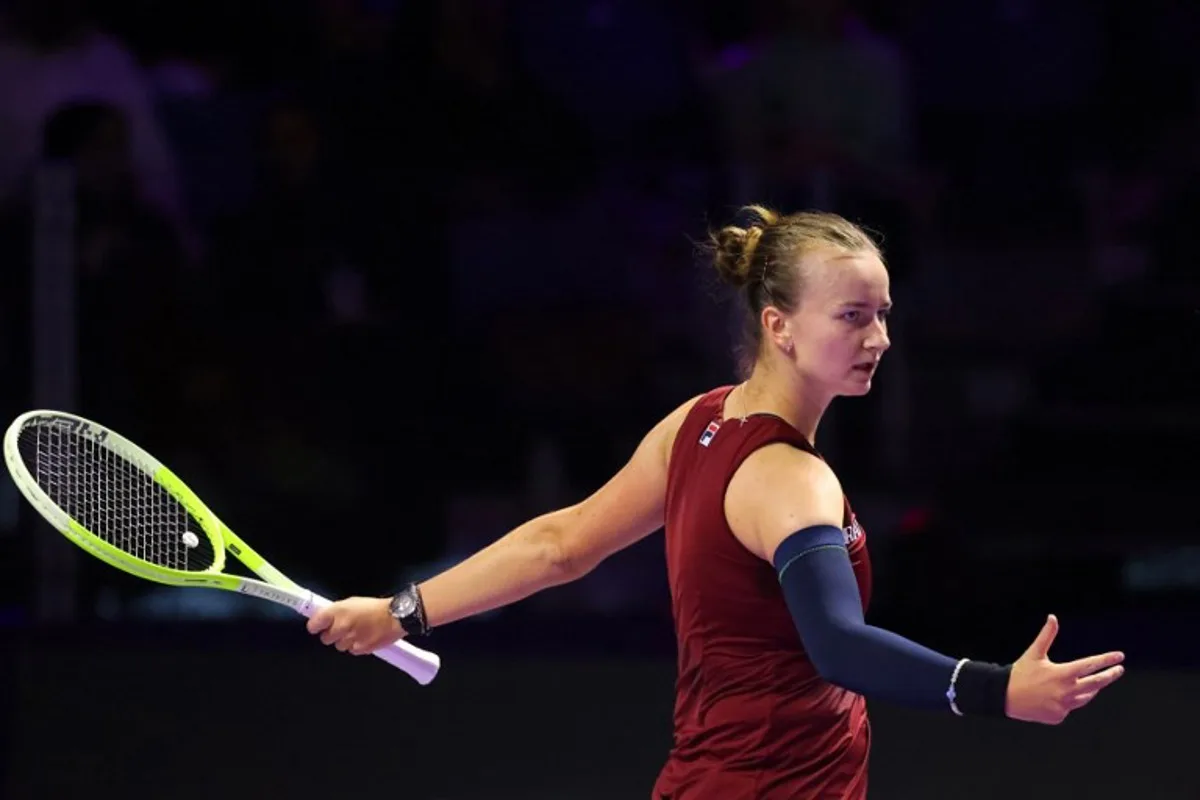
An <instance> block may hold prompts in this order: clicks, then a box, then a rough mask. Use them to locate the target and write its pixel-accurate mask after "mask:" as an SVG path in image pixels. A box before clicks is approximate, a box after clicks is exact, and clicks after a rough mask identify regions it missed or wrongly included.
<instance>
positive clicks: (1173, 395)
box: [0, 0, 1200, 800]
mask: <svg viewBox="0 0 1200 800" xmlns="http://www.w3.org/2000/svg"><path fill="white" fill-rule="evenodd" d="M0 12H2V15H3V27H2V28H0V324H2V325H3V328H2V332H0V336H2V337H3V338H2V339H0V365H2V367H0V368H2V370H3V372H2V374H3V382H2V384H0V387H2V388H0V404H2V406H3V408H2V410H3V411H4V412H5V413H4V416H5V418H6V419H11V418H12V417H13V416H15V415H16V414H18V413H20V412H21V411H24V410H26V409H29V408H33V407H43V408H47V407H48V408H56V409H64V410H70V411H75V412H77V413H80V414H83V415H84V416H87V417H90V418H93V419H96V420H97V421H100V422H102V423H104V424H106V425H108V426H111V427H112V428H114V429H116V430H117V431H119V432H121V433H123V434H125V435H126V436H128V437H129V438H131V439H133V440H134V441H135V442H138V443H139V444H141V445H142V446H143V447H145V448H146V449H147V450H149V451H150V452H151V453H154V454H155V455H156V456H158V457H159V458H160V459H161V460H162V461H164V462H165V463H167V464H168V465H170V466H171V467H172V468H173V469H174V471H175V472H177V473H178V474H180V475H181V476H182V477H183V478H184V480H185V481H186V482H187V483H188V484H189V485H191V486H192V487H193V489H195V490H196V491H197V492H198V494H199V495H200V496H201V497H202V498H204V499H205V501H206V502H207V503H208V505H210V506H211V507H213V508H214V510H216V511H217V513H219V514H220V515H221V516H222V518H223V519H224V520H225V521H226V522H227V523H228V524H229V525H230V526H231V527H232V528H233V529H234V530H236V531H238V532H239V533H240V534H241V535H242V536H243V537H245V538H247V539H248V540H249V541H250V542H252V543H253V544H254V545H256V546H257V547H258V548H259V549H260V550H262V551H263V553H264V555H266V556H267V557H268V558H270V559H271V560H273V561H274V562H275V563H276V564H277V565H278V566H279V567H280V568H281V569H283V570H284V571H285V572H286V573H288V574H289V575H291V576H292V577H293V578H295V579H296V580H297V581H300V582H301V583H306V584H310V585H312V586H313V587H314V588H317V589H319V590H322V591H324V592H325V593H327V594H331V595H344V594H383V593H387V592H389V591H391V590H392V589H394V588H395V587H396V586H397V585H398V584H399V583H401V582H402V581H404V580H406V579H408V578H419V577H422V576H425V575H428V574H430V573H431V572H433V571H436V570H438V569H441V568H443V567H444V566H446V565H449V564H451V563H453V562H454V561H455V560H457V559H460V558H462V557H463V556H465V555H467V554H469V553H471V552H473V551H474V550H475V549H477V548H478V547H480V546H481V545H483V544H486V543H487V542H489V541H491V540H493V539H494V538H496V537H497V536H499V535H500V534H502V533H503V532H505V531H506V530H508V529H509V528H510V527H512V526H514V525H515V524H517V523H519V522H521V521H523V520H525V519H527V518H529V517H531V516H534V515H536V514H539V513H541V512H544V511H547V510H550V509H552V508H556V507H559V506H561V505H564V504H568V503H571V502H574V501H576V500H578V499H580V498H582V497H583V496H585V495H586V494H587V493H589V492H590V491H592V490H593V489H594V488H596V487H597V486H599V485H600V483H602V482H603V481H604V480H606V479H607V478H608V476H609V475H611V473H612V472H613V471H614V470H616V469H617V468H619V467H620V465H621V464H622V463H623V462H624V461H625V459H626V458H628V456H629V455H630V454H631V453H632V451H633V448H634V446H635V445H636V443H637V441H638V439H639V438H640V437H641V436H642V435H643V434H644V433H645V431H646V430H648V428H649V427H650V426H651V425H652V424H653V423H654V422H655V421H657V420H658V419H659V418H660V417H661V416H663V415H664V414H665V413H667V412H668V411H669V410H671V409H672V408H674V407H675V406H676V405H677V404H678V403H680V402H681V401H682V400H684V399H685V398H686V397H689V396H691V395H693V394H696V393H699V392H701V391H704V390H706V389H707V388H709V387H711V386H714V385H717V384H720V383H725V382H733V381H734V380H736V376H735V374H734V362H733V358H732V355H731V346H732V344H733V339H732V336H731V333H732V332H733V331H734V330H735V326H734V323H735V321H736V320H735V316H734V315H735V312H736V308H735V306H733V305H731V304H730V303H729V302H728V299H729V298H727V297H726V296H725V295H724V294H723V293H722V292H721V291H720V290H719V289H718V287H717V285H716V283H715V280H714V278H713V276H712V275H711V274H710V272H711V271H710V270H707V265H705V264H703V263H702V262H700V261H698V260H697V257H696V255H697V254H696V248H695V243H696V242H697V241H699V240H701V239H702V238H703V237H704V235H705V232H706V231H707V230H708V229H709V228H710V227H713V226H717V225H720V224H723V223H724V222H726V221H727V220H728V219H729V218H730V216H731V215H732V214H733V212H734V211H735V210H736V208H737V207H738V206H739V205H741V204H744V203H749V202H760V203H767V204H770V205H774V206H777V207H779V208H782V209H784V210H796V209H801V208H822V209H827V210H832V211H837V212H840V213H842V214H845V215H846V216H848V217H850V218H852V219H854V220H856V221H859V222H861V223H863V224H864V225H866V226H868V227H869V228H870V229H872V230H873V231H875V232H876V233H877V234H878V235H879V236H880V237H881V240H882V243H883V247H884V250H885V253H886V255H887V258H888V260H889V263H890V267H891V270H892V280H893V293H894V297H895V300H896V304H897V311H896V316H895V323H894V330H893V340H894V343H895V344H894V347H893V349H892V351H891V353H890V354H889V356H888V358H887V359H885V365H884V367H883V370H882V372H881V374H880V377H879V379H878V381H877V383H876V387H877V388H876V389H875V391H874V392H873V393H872V394H871V395H870V396H869V397H867V398H865V399H857V400H844V401H841V402H839V403H837V404H835V407H834V410H833V412H832V413H831V414H830V415H829V417H828V418H827V420H826V422H825V423H824V425H823V427H822V431H821V435H820V440H819V441H818V445H819V446H820V447H821V448H822V450H823V451H824V452H825V453H826V454H827V456H828V458H829V460H830V461H831V462H832V463H833V465H834V467H835V469H837V471H838V472H839V474H840V475H841V477H842V480H843V483H844V484H845V485H846V486H847V488H848V491H849V494H850V497H851V500H852V501H853V502H854V504H855V506H856V510H857V511H858V514H859V516H860V518H861V519H862V520H863V521H864V523H865V526H866V528H867V529H868V531H869V534H870V537H871V544H872V551H873V555H874V559H875V565H876V571H877V579H876V586H877V600H876V601H875V603H874V606H873V608H872V611H871V615H870V616H871V618H872V619H871V621H872V622H875V623H876V624H880V625H885V626H889V627H892V628H893V629H895V630H898V631H900V632H902V633H905V634H907V635H909V636H912V637H915V638H918V639H919V640H921V641H923V642H925V643H928V644H930V645H932V646H935V647H939V648H943V649H945V650H947V651H948V652H954V653H967V654H970V655H973V656H977V657H982V658H992V659H996V660H1005V661H1008V660H1012V659H1014V658H1015V657H1016V656H1017V655H1019V653H1020V652H1021V650H1022V649H1023V648H1024V647H1025V646H1026V644H1027V643H1028V641H1030V640H1031V639H1032V637H1033V635H1034V634H1035V633H1036V632H1037V630H1038V628H1039V626H1040V624H1041V622H1042V620H1043V618H1044V615H1045V614H1046V613H1047V612H1054V613H1057V614H1058V615H1059V617H1060V619H1061V620H1062V624H1063V632H1062V635H1061V637H1060V641H1059V643H1058V644H1057V645H1056V649H1055V651H1054V652H1053V653H1052V655H1053V656H1054V657H1056V658H1059V659H1061V660H1066V659H1067V658H1070V657H1073V656H1078V655H1080V654H1083V653H1085V652H1090V651H1094V650H1097V649H1110V648H1121V649H1124V650H1125V651H1126V652H1127V653H1128V654H1129V666H1130V670H1129V674H1128V675H1127V677H1126V678H1125V679H1124V680H1123V682H1122V683H1121V684H1118V685H1117V687H1115V688H1114V689H1113V690H1111V692H1110V693H1109V695H1106V696H1104V697H1102V698H1101V700H1099V701H1097V703H1096V704H1094V705H1093V707H1091V708H1089V709H1087V710H1085V711H1084V712H1081V713H1080V714H1078V715H1076V716H1075V717H1073V718H1072V719H1071V720H1070V721H1069V723H1068V724H1067V725H1066V726H1064V727H1063V728H1059V729H1052V730H1048V731H1043V730H1030V729H1027V728H1024V727H1019V726H1016V725H998V726H996V725H989V724H983V723H979V722H976V721H967V722H965V723H964V722H962V721H959V720H955V719H951V718H945V719H943V718H941V717H940V716H937V715H919V714H918V715H912V714H907V713H905V712H901V711H898V710H896V709H891V708H888V707H885V706H878V707H875V706H873V713H874V714H875V719H876V725H877V731H876V736H875V740H874V748H875V750H874V752H875V756H874V759H875V760H874V764H875V767H874V768H873V774H874V776H875V777H874V780H875V784H874V785H875V791H874V792H873V796H878V797H881V798H909V797H911V798H930V797H947V798H960V797H962V798H967V797H970V798H983V797H1023V798H1034V797H1055V798H1072V797H1081V798H1082V797H1086V798H1100V797H1110V796H1111V797H1135V796H1136V797H1146V798H1160V797H1161V798H1168V797H1169V798H1200V778H1193V776H1192V774H1191V770H1190V769H1189V766H1188V765H1189V762H1188V753H1187V751H1186V750H1184V749H1183V748H1184V747H1185V742H1186V733H1184V731H1187V730H1188V729H1189V727H1190V726H1189V723H1188V716H1189V714H1193V713H1195V712H1197V711H1200V708H1196V702H1197V701H1196V698H1197V697H1200V645H1198V644H1197V636H1196V631H1197V623H1200V537H1197V536H1196V535H1195V531H1196V530H1197V529H1198V524H1200V513H1198V512H1197V510H1196V506H1195V505H1194V504H1193V503H1192V501H1191V499H1190V492H1191V490H1192V488H1193V487H1194V485H1195V484H1194V479H1193V475H1194V473H1195V469H1194V467H1193V465H1192V464H1191V463H1190V462H1188V461H1187V459H1186V456H1187V454H1188V453H1195V451H1196V448H1197V445H1200V416H1198V415H1197V414H1196V412H1195V409H1196V407H1197V400H1198V399H1200V397H1198V395H1200V381H1198V380H1197V377H1198V376H1197V369H1196V357H1195V348H1196V343H1197V335H1196V334H1197V326H1198V323H1200V316H1198V313H1200V281H1198V280H1197V276H1196V271H1195V267H1194V250H1195V248H1194V244H1193V235H1192V233H1190V232H1189V231H1190V230H1191V228H1192V223H1193V220H1194V219H1195V218H1196V215H1197V212H1198V211H1200V182H1197V173H1198V171H1200V145H1198V143H1200V55H1198V54H1200V6H1197V5H1196V4H1195V3H1192V2H1187V1H1186V0H1142V1H1141V2H1138V3H1132V2H1118V0H1093V1H1092V2H1084V0H977V1H976V2H951V1H949V0H920V1H919V2H918V1H915V0H914V1H910V2H906V3H889V2H885V0H857V1H852V0H808V2H804V1H802V0H791V1H790V2H789V1H787V0H740V2H730V1H729V0H696V1H694V2H683V0H427V1H426V2H414V1H413V0H238V2H234V0H204V2H200V0H176V2H172V3H160V2H152V0H90V1H89V0H2V1H0ZM668 601H669V598H668V594H667V591H666V579H665V574H664V571H663V557H662V552H661V539H660V538H659V537H658V536H657V535H656V536H652V537H650V538H649V539H647V540H646V541H645V542H643V543H640V544H639V545H637V546H635V547H633V548H631V549H630V550H629V551H627V552H624V553H621V554H619V555H618V556H616V557H614V558H613V559H611V560H610V561H609V562H608V563H606V564H605V565H603V566H602V567H601V568H600V569H598V570H597V571H596V572H595V573H593V574H592V575H590V576H589V577H588V578H586V579H585V580H583V581H581V582H579V583H577V584H575V585H571V586H567V587H563V588H560V589H556V590H553V591H550V592H547V593H545V594H544V595H541V596H538V597H536V598H533V599H531V600H530V601H527V602H525V603H523V604H521V605H519V606H516V607H513V608H511V609H506V610H504V611H502V612H498V613H496V614H493V615H489V616H488V617H486V618H485V619H481V620H472V621H469V622H464V623H461V624H459V625H457V626H453V627H452V628H447V629H445V630H444V631H438V632H437V633H436V635H435V637H434V638H433V639H431V640H430V641H429V642H428V643H427V644H428V646H429V647H431V648H433V649H436V650H438V651H439V652H440V653H442V655H443V657H444V659H445V665H446V666H445V669H444V673H443V677H441V678H439V680H438V682H437V683H436V684H435V685H434V686H431V687H429V688H428V689H420V688H417V687H415V686H413V685H411V682H408V681H407V679H406V678H404V677H403V676H401V675H398V674H394V673H393V672H391V671H390V670H388V669H387V668H386V667H384V666H382V665H379V664H377V663H375V662H374V661H373V660H367V662H364V661H363V660H354V659H349V658H345V657H339V656H338V655H337V654H335V653H333V652H332V651H329V650H327V649H324V648H320V647H318V646H316V644H315V643H314V642H313V641H311V640H310V639H309V638H307V637H306V635H305V634H304V633H303V626H302V625H301V624H300V622H299V620H297V619H295V618H292V617H289V616H286V615H281V612H280V611H279V610H278V609H276V608H274V607H269V608H268V607H264V606H266V605H269V604H263V603H256V602H244V601H243V599H242V598H237V597H230V596H226V595H225V594H223V593H216V592H206V591H203V590H198V591H194V592H193V591H182V590H175V589H165V590H164V589H160V588H158V587H154V586H152V585H149V584H145V583H141V582H139V581H136V580H134V579H131V578H126V577H125V576H124V575H122V574H121V573H118V572H116V571H114V570H112V569H110V568H108V567H106V566H104V565H102V564H99V563H98V562H95V561H94V560H92V559H89V558H87V557H85V556H82V555H81V554H79V553H78V552H77V551H76V550H75V549H74V548H73V547H72V546H71V545H70V544H68V543H66V541H65V540H63V539H62V538H61V537H59V536H57V535H56V534H54V533H52V532H51V531H50V529H49V528H48V527H47V526H45V525H44V524H43V523H42V522H41V521H40V519H37V518H35V516H34V514H33V513H32V512H31V511H30V509H29V508H28V507H27V506H26V505H24V503H23V501H21V500H20V499H19V497H18V495H17V493H16V490H15V488H14V487H13V486H12V484H11V481H8V480H4V481H0V623H2V624H3V625H4V626H5V629H6V630H5V632H4V633H5V642H6V644H5V645H3V646H2V651H0V678H2V680H0V736H5V737H6V747H5V748H4V749H3V750H0V756H5V755H6V756H7V758H0V769H4V768H5V766H7V772H6V777H5V778H4V779H3V780H0V789H6V790H7V791H8V793H9V796H11V797H16V798H74V797H85V796H86V797H93V796H95V795H96V794H97V793H98V792H101V791H102V792H103V793H104V794H105V795H106V796H114V797H116V796H121V797H146V798H192V797H210V796H213V795H214V794H216V793H217V792H222V793H224V794H225V795H226V796H232V797H274V796H278V797H283V796H287V797H291V798H309V797H313V798H316V797H339V798H340V797H359V796H375V795H377V794H379V795H382V794H384V793H386V794H387V795H388V796H407V797H411V798H430V800H434V799H435V798H443V799H444V800H459V799H460V798H463V799H465V798H489V799H490V800H499V799H500V798H508V797H512V798H580V799H583V798H601V797H603V798H624V797H645V796H646V795H648V793H649V788H650V785H651V783H652V781H653V777H654V774H655V771H656V770H657V768H658V766H659V764H660V763H661V760H662V758H663V757H664V756H665V753H666V748H667V745H668V743H669V737H670V730H669V726H670V716H669V715H670V702H671V696H672V695H671V693H672V686H671V679H672V665H673V662H672V658H673V639H672V634H671V629H670V617H669V605H668ZM368 662H370V663H368ZM205 693H210V697H211V699H207V700H206V699H203V698H205V697H206V696H209V695H206V694H205ZM175 698H182V699H175ZM1189 704H1190V705H1189ZM139 731H140V732H139ZM1175 731H1179V733H1175ZM1180 737H1184V738H1183V739H1182V740H1181V738H1180ZM238 751H240V752H238Z"/></svg>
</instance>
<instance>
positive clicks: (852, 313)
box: [839, 308, 862, 322]
mask: <svg viewBox="0 0 1200 800" xmlns="http://www.w3.org/2000/svg"><path fill="white" fill-rule="evenodd" d="M861 318H862V312H861V311H859V310H858V309H857V308H852V309H850V310H848V311H843V312H842V314H841V316H840V317H839V319H844V320H845V321H846V322H858V321H859V319H861Z"/></svg>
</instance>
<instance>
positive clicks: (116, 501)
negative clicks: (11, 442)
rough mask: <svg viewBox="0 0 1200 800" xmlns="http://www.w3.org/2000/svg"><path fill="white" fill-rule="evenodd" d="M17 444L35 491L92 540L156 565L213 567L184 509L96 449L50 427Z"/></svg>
mask: <svg viewBox="0 0 1200 800" xmlns="http://www.w3.org/2000/svg"><path fill="white" fill-rule="evenodd" d="M18 446H19V449H20V452H21V457H22V459H23V460H24V461H25V465H26V467H27V468H28V469H29V472H30V474H32V475H33V476H34V479H35V480H36V481H37V484H38V486H39V487H41V489H42V491H44V492H45V493H46V494H47V495H48V496H49V498H50V500H51V501H52V502H53V503H54V504H55V505H57V506H58V507H59V508H61V509H62V510H63V511H65V512H66V513H67V514H68V515H69V516H70V517H71V518H72V519H73V520H75V522H76V523H78V524H79V525H80V526H81V527H83V528H86V529H87V530H88V531H89V532H91V533H92V534H93V535H95V536H96V537H97V538H99V539H101V540H103V541H104V542H106V543H107V544H110V545H112V546H113V547H116V548H117V549H119V550H121V551H123V552H125V553H127V554H129V555H131V556H134V557H136V558H140V559H142V560H144V561H148V562H150V563H151V564H154V565H156V566H160V567H167V568H170V569H177V570H185V571H188V572H199V571H202V570H205V569H208V568H209V567H211V566H212V565H213V563H214V560H215V557H214V553H213V547H212V542H211V541H210V540H209V538H208V536H207V534H205V532H204V529H203V528H202V527H201V526H200V524H199V523H198V522H197V521H196V520H195V519H194V518H193V517H192V516H191V514H189V513H188V512H187V509H185V508H184V507H183V505H182V504H181V503H180V502H179V501H178V500H176V499H175V498H174V497H172V496H171V495H170V493H168V492H167V491H166V490H165V489H164V488H163V487H162V486H160V485H159V484H158V483H156V482H155V481H154V478H153V476H151V475H150V474H149V473H147V472H146V471H145V470H143V469H141V468H139V467H138V466H137V465H136V464H134V463H132V462H130V461H129V460H127V459H125V458H123V457H122V456H121V455H120V454H119V453H117V452H115V451H114V450H112V449H110V448H108V447H106V446H105V445H104V444H103V443H101V442H98V441H96V440H95V439H94V438H92V437H90V436H87V435H81V434H80V433H78V432H76V431H75V430H73V429H72V428H71V427H70V426H69V425H63V424H62V423H61V422H51V423H50V424H34V425H30V426H28V427H26V428H24V429H23V430H22V431H21V434H20V438H19V442H18ZM187 533H192V534H194V537H191V536H186V535H185V534H187Z"/></svg>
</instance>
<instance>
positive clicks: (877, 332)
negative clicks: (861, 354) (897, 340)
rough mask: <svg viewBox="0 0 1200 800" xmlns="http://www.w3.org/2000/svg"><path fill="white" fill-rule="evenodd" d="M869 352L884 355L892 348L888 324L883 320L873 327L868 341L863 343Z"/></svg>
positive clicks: (877, 321) (876, 322)
mask: <svg viewBox="0 0 1200 800" xmlns="http://www.w3.org/2000/svg"><path fill="white" fill-rule="evenodd" d="M863 345H864V346H865V347H866V348H867V350H869V351H871V352H872V353H876V354H878V355H883V354H884V353H886V352H887V349H888V348H889V347H891V346H892V340H891V338H890V337H889V336H888V331H887V323H885V322H884V321H883V320H876V321H875V324H874V325H872V326H871V332H870V334H869V335H868V336H867V340H866V341H865V342H863Z"/></svg>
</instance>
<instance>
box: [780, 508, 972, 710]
mask: <svg viewBox="0 0 1200 800" xmlns="http://www.w3.org/2000/svg"><path fill="white" fill-rule="evenodd" d="M774 565H775V570H776V572H777V573H778V575H779V582H780V585H781V586H782V587H783V594H784V597H785V598H786V600H787V605H788V610H789V611H791V614H792V619H794V620H795V622H796V628H797V630H798V631H799V632H800V640H801V641H802V642H803V644H804V649H805V650H806V651H807V652H808V656H809V658H810V659H811V660H812V662H813V665H814V666H815V667H816V668H817V671H818V672H819V673H820V674H821V677H822V678H824V679H825V680H827V681H829V682H830V683H832V684H835V685H837V686H841V687H842V688H844V689H849V690H850V691H853V692H857V693H858V694H861V695H864V696H866V697H869V698H879V699H880V700H886V701H889V702H894V703H897V704H899V705H905V706H910V707H915V708H942V709H948V708H949V701H948V699H947V697H946V691H947V689H949V687H950V678H951V677H952V675H953V674H954V667H955V665H956V664H957V663H958V660H957V659H953V658H950V657H949V656H944V655H942V654H941V653H936V652H934V651H933V650H930V649H929V648H927V647H923V646H921V645H919V644H916V643H915V642H912V641H909V640H908V639H905V638H904V637H902V636H898V635H897V634H894V633H891V632H890V631H886V630H883V629H882V628H877V627H874V626H872V625H868V624H867V623H866V621H865V620H864V618H863V610H862V598H861V596H860V595H859V592H858V583H857V581H856V580H855V577H854V570H853V568H852V567H851V565H850V555H849V553H848V552H847V551H846V546H845V544H844V538H843V534H842V531H841V530H840V529H838V528H836V527H833V526H832V525H820V526H814V527H812V528H806V529H804V530H802V531H797V532H796V533H793V534H792V535H791V536H789V537H788V538H787V539H785V540H784V541H783V542H782V543H781V544H780V545H779V549H778V550H776V552H775V558H774Z"/></svg>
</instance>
